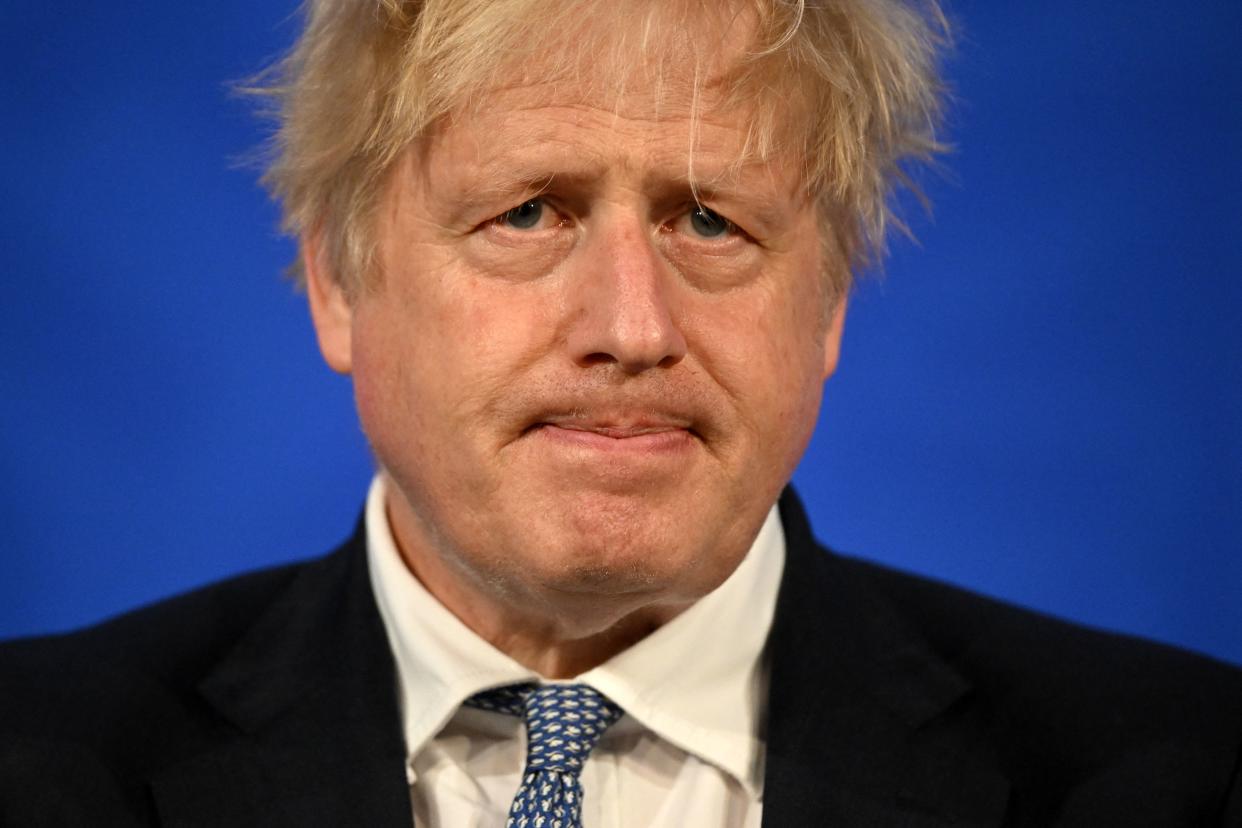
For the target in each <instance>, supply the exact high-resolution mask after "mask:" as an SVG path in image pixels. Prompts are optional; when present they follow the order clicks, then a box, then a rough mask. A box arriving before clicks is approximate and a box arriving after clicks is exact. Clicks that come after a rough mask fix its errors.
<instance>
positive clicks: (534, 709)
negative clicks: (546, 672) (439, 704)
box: [466, 684, 622, 775]
mask: <svg viewBox="0 0 1242 828" xmlns="http://www.w3.org/2000/svg"><path fill="white" fill-rule="evenodd" d="M466 704H467V705H469V706H471V707H478V708H482V709H483V710H492V711H495V712H498V713H508V714H509V715H512V716H523V717H524V718H525V719H526V768H527V770H528V771H537V770H550V771H560V772H562V773H572V774H575V775H576V774H577V773H578V772H579V771H580V770H582V764H583V763H584V762H586V760H587V757H588V756H590V755H591V751H592V750H593V749H594V748H595V744H596V743H597V742H598V741H599V738H600V737H601V736H603V735H604V731H605V730H607V729H608V728H609V727H610V726H611V725H612V724H613V723H614V722H616V721H617V719H619V718H621V715H622V710H621V708H620V707H617V705H615V704H613V703H612V702H611V701H610V700H609V699H608V698H607V697H606V696H604V695H603V694H602V693H600V692H599V691H598V690H596V689H595V688H593V687H590V686H589V685H586V684H547V685H544V686H542V687H536V686H534V685H531V684H516V685H512V686H510V687H500V688H497V689H495V690H489V691H487V692H485V693H479V694H478V695H476V696H471V697H470V698H469V699H467V700H466Z"/></svg>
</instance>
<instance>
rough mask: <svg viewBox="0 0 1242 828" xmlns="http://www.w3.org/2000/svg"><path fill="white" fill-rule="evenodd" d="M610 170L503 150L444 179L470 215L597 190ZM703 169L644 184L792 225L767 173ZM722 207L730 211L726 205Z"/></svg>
mask: <svg viewBox="0 0 1242 828" xmlns="http://www.w3.org/2000/svg"><path fill="white" fill-rule="evenodd" d="M557 167H559V169H557ZM566 167H567V168H566ZM610 169H611V166H610V165H606V164H603V163H597V162H593V161H592V160H590V159H585V158H584V159H577V160H576V161H571V162H569V163H568V164H567V165H563V164H559V163H558V164H555V165H550V164H548V163H547V161H546V160H545V159H530V158H522V157H514V156H512V155H500V156H496V157H494V158H490V159H487V161H485V162H483V163H481V164H478V165H472V166H471V167H470V169H469V170H465V171H461V172H460V174H458V175H454V176H451V177H450V178H448V179H446V180H445V181H444V183H445V184H446V185H447V186H446V187H445V191H444V193H443V195H444V196H446V197H449V198H451V200H452V202H453V203H454V205H455V206H456V209H454V211H453V212H454V213H455V214H466V213H470V212H473V211H475V210H478V209H479V208H482V207H487V206H496V205H498V204H500V203H502V202H506V201H511V200H512V201H516V200H517V199H528V198H534V197H535V196H538V195H540V194H542V193H545V192H548V191H549V190H552V189H565V190H573V191H577V192H588V193H589V192H592V191H598V190H599V189H601V188H602V182H603V181H604V179H605V178H606V177H607V175H608V172H609V171H610ZM704 172H705V174H704V175H701V176H700V175H696V176H695V181H694V182H693V183H692V181H691V178H690V170H689V169H684V168H683V169H681V170H680V171H679V172H678V173H677V174H674V175H668V174H666V173H665V172H661V171H660V170H659V169H654V170H651V171H649V172H648V173H647V174H646V175H645V176H644V177H643V179H642V180H641V182H640V184H641V186H642V188H643V190H644V191H645V192H647V193H648V194H649V195H651V196H652V197H653V198H655V199H657V200H660V199H662V200H673V199H675V198H681V197H686V196H689V200H692V201H695V200H697V201H698V202H700V203H703V204H711V203H713V202H715V203H723V204H726V205H728V204H732V205H744V206H745V210H746V218H747V220H748V221H749V222H751V223H753V224H757V225H758V226H759V229H761V230H764V231H766V232H774V231H776V230H777V229H779V228H781V227H783V226H784V225H786V224H788V222H789V215H790V211H789V209H788V207H787V206H786V204H785V199H784V198H783V196H782V195H781V193H780V192H779V191H778V189H777V188H775V187H773V186H771V185H770V184H769V183H768V180H767V176H765V175H762V174H760V173H756V174H754V175H749V176H748V175H747V174H746V173H745V172H744V171H742V170H737V171H729V168H724V170H722V169H720V168H718V167H713V166H709V167H708V168H707V169H706V170H705V171H704ZM722 212H725V213H726V214H727V213H728V212H729V211H728V210H727V209H724V208H722Z"/></svg>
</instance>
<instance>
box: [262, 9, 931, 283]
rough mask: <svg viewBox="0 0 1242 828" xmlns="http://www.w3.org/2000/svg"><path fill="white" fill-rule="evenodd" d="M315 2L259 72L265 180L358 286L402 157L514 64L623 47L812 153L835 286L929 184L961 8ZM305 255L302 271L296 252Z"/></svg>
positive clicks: (814, 191)
mask: <svg viewBox="0 0 1242 828" xmlns="http://www.w3.org/2000/svg"><path fill="white" fill-rule="evenodd" d="M618 8H619V9H621V11H619V12H618V11H615V10H616V9H618ZM609 9H613V10H614V11H613V12H611V13H610V12H609ZM722 9H723V10H724V11H722ZM303 14H304V15H305V28H304V30H303V33H302V35H301V37H300V39H299V40H298V42H297V43H296V44H295V46H294V48H293V49H292V51H291V52H290V53H289V54H288V56H287V57H285V58H284V59H283V60H282V61H280V62H279V63H277V64H276V65H274V66H273V67H271V68H270V69H269V70H268V71H267V72H265V73H263V74H262V75H260V77H259V78H258V79H257V81H256V83H254V84H253V85H252V87H251V90H252V91H254V92H256V93H258V94H259V95H261V96H263V97H264V98H265V99H266V100H268V101H269V103H270V104H271V107H270V112H271V114H272V115H273V116H274V118H275V120H276V124H277V128H276V131H275V133H274V135H273V139H272V144H271V148H270V149H271V155H270V159H269V160H270V163H269V165H268V169H267V172H266V174H265V176H264V183H265V184H266V185H267V186H268V188H269V190H270V191H271V192H272V194H273V196H274V197H275V198H277V199H278V200H279V201H280V202H281V204H282V206H283V212H284V227H285V229H286V230H287V231H288V232H290V233H291V234H293V235H296V236H305V235H306V234H309V233H315V232H317V233H319V234H321V237H322V240H323V247H324V251H323V252H324V255H326V256H327V262H326V264H327V266H328V268H329V270H330V272H331V273H332V275H333V277H334V278H336V279H337V280H338V282H339V283H340V285H341V286H342V288H344V289H345V291H346V292H347V293H352V292H354V291H356V290H358V289H359V288H360V287H363V286H365V285H366V284H367V280H368V278H369V277H370V275H371V274H372V273H373V271H374V268H375V264H374V258H375V239H374V236H375V223H376V222H375V212H376V205H377V203H378V201H379V197H380V193H381V191H382V188H383V186H384V182H385V181H386V179H387V174H388V172H389V171H390V170H391V168H392V166H393V164H394V162H395V161H396V159H397V158H398V157H399V155H400V154H401V153H402V152H403V151H404V150H406V149H407V148H409V147H410V146H411V145H413V144H414V143H415V142H416V141H418V140H419V139H420V138H421V137H424V136H426V135H427V134H428V133H429V131H430V130H432V129H433V128H434V127H435V126H436V124H437V123H440V122H442V121H443V120H444V119H445V118H447V117H450V116H452V115H453V114H454V113H455V112H458V111H460V110H462V109H463V108H466V107H469V106H471V104H472V101H477V99H478V97H479V96H480V95H481V94H482V93H484V92H485V91H486V90H487V89H489V88H491V87H492V86H493V85H495V84H496V82H497V81H498V79H500V78H501V77H508V75H502V74H501V73H502V72H505V73H511V72H512V70H513V68H514V67H523V66H525V67H530V66H535V67H537V68H538V71H539V72H540V73H541V76H543V77H559V76H564V77H580V76H581V75H582V74H583V69H584V67H588V66H591V67H599V66H600V65H601V63H605V64H607V61H608V60H609V59H611V61H612V63H611V66H612V67H613V68H614V69H616V68H617V67H630V68H632V67H634V66H635V65H639V66H646V67H648V69H647V71H649V72H651V73H654V75H656V76H657V77H656V79H657V81H659V80H660V78H661V77H662V72H663V66H664V64H665V63H667V61H668V60H669V59H670V57H671V56H679V57H680V58H681V59H683V60H686V59H688V60H690V61H691V66H692V71H690V72H683V73H682V75H687V74H688V75H689V76H690V80H689V85H690V86H691V87H692V88H690V89H689V90H688V95H689V99H690V100H691V101H697V100H698V99H699V97H700V95H701V93H703V91H704V90H703V89H701V88H700V86H702V85H704V84H708V83H710V84H712V85H713V86H714V87H717V88H716V89H714V90H713V91H715V92H717V93H719V95H721V96H723V99H724V100H727V101H729V102H730V104H731V105H734V106H739V107H744V109H738V110H737V111H740V112H745V113H747V117H748V119H749V123H748V124H745V125H744V126H745V127H746V128H747V129H748V138H747V142H746V146H747V151H748V152H749V153H751V154H753V155H755V156H758V157H763V156H768V155H771V154H774V153H777V152H784V153H785V154H786V157H788V158H790V159H792V163H795V164H798V165H799V173H800V175H801V178H802V183H803V184H804V186H805V188H806V192H807V193H808V194H809V195H811V196H812V197H814V198H815V199H816V202H817V204H818V207H819V213H820V216H821V227H822V230H823V232H822V233H821V235H822V238H823V242H824V245H825V248H826V250H828V251H829V252H831V253H832V254H833V255H832V256H831V257H830V258H829V259H828V260H827V261H829V262H832V263H833V264H830V265H828V266H826V271H827V272H826V277H827V278H828V280H829V284H830V288H831V292H832V293H833V294H837V295H839V294H841V293H844V292H845V291H846V290H847V289H848V287H849V284H850V281H851V279H852V275H853V274H854V273H856V272H858V271H859V270H861V269H863V268H866V267H867V266H869V265H873V264H876V263H877V262H878V261H879V260H880V259H881V258H882V257H883V253H884V250H885V236H886V233H887V231H888V230H889V228H890V227H893V226H896V227H898V228H901V229H904V225H902V224H901V222H900V221H899V220H898V219H897V217H896V216H895V214H894V196H895V194H896V192H897V191H898V190H900V189H903V188H905V189H908V190H910V191H913V192H914V193H915V194H916V195H918V196H919V197H920V198H921V195H919V193H918V190H917V188H916V187H915V186H914V184H913V182H912V181H911V178H910V172H911V165H912V164H917V163H920V162H928V161H931V160H932V159H933V158H934V157H935V156H936V154H937V153H939V152H941V151H942V150H943V146H942V144H941V143H940V141H939V140H938V138H937V134H936V129H937V125H938V123H939V121H940V114H941V105H942V99H943V96H944V91H943V88H942V83H941V80H940V78H939V75H938V59H939V55H940V53H941V52H942V50H943V48H944V46H945V45H946V43H947V40H948V24H947V23H946V20H945V17H944V15H943V13H942V12H941V10H940V8H939V6H938V4H937V3H936V2H935V0H736V2H731V3H725V2H721V0H626V2H624V3H613V2H610V0H560V2H557V0H306V2H305V5H304V8H303ZM739 19H745V21H746V22H747V25H746V26H745V32H746V35H745V37H746V40H747V42H745V43H743V44H740V48H738V44H736V43H734V44H732V46H733V48H730V49H728V54H730V55H731V56H732V57H731V58H730V62H731V63H732V65H730V66H726V67H723V70H719V71H715V73H714V74H713V73H712V72H709V71H707V70H706V69H705V68H704V67H710V66H712V65H713V64H719V62H720V55H721V53H722V49H724V46H725V44H724V42H723V40H714V39H713V37H712V33H713V32H715V33H717V34H719V35H720V37H721V38H724V39H727V38H728V37H729V36H730V35H729V33H730V32H736V28H735V27H734V28H731V26H730V23H731V22H736V21H738V20H739ZM704 21H707V24H705V23H704ZM687 55H689V57H688V58H687V57H686V56H687ZM609 56H611V57H609ZM717 68H718V69H719V67H717ZM595 74H598V72H596V73H595ZM730 111H733V110H730ZM692 117H693V112H692ZM293 272H294V274H295V278H296V279H298V280H299V282H300V281H301V280H303V279H304V270H303V267H302V262H301V261H299V262H297V263H295V265H294V267H293Z"/></svg>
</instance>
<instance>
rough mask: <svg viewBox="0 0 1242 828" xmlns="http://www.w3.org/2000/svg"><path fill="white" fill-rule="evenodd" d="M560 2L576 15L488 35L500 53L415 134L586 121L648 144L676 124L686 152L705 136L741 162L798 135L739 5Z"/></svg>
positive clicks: (791, 104) (782, 84) (791, 108)
mask: <svg viewBox="0 0 1242 828" xmlns="http://www.w3.org/2000/svg"><path fill="white" fill-rule="evenodd" d="M551 5H552V6H554V7H555V6H559V5H561V4H557V3H552V4H551ZM569 5H570V6H575V5H576V6H577V8H578V13H576V14H574V15H572V16H566V17H560V18H556V19H546V20H544V21H543V23H542V25H541V28H540V30H539V31H537V32H527V31H523V30H522V29H521V28H514V29H510V30H507V31H506V32H504V33H500V34H498V35H497V37H498V40H497V42H496V43H495V44H493V45H494V47H495V48H496V49H497V51H498V52H499V53H500V54H503V55H505V57H504V58H492V59H489V60H488V62H487V65H486V67H484V66H483V65H480V66H479V67H478V69H479V71H478V73H472V72H466V73H464V74H470V75H472V76H473V82H471V83H469V84H466V85H464V86H462V87H460V88H458V90H457V91H456V93H454V94H453V95H452V100H453V101H454V103H453V104H452V105H450V106H449V107H447V108H446V111H447V113H448V114H447V115H446V116H444V117H442V118H439V119H437V120H436V121H435V122H433V123H432V125H431V127H430V129H428V130H427V131H426V132H425V133H423V135H422V139H423V140H422V141H420V142H419V143H423V144H424V145H426V143H428V140H429V141H430V142H432V143H434V142H435V141H436V140H437V139H441V138H443V136H445V135H446V134H451V133H454V132H457V133H460V132H461V131H462V130H461V129H460V127H463V126H474V127H480V126H483V125H487V129H486V130H483V132H485V133H487V134H488V135H490V134H491V133H492V132H494V131H495V130H496V129H497V127H500V128H501V131H502V132H503V133H504V135H505V138H506V139H507V140H514V139H515V138H516V137H518V136H517V135H515V133H519V132H522V131H525V132H527V133H528V135H527V136H525V137H526V138H527V139H529V140H532V141H533V140H536V139H539V138H542V137H549V136H542V135H540V134H539V133H545V132H549V131H553V132H554V131H558V130H559V131H561V132H572V131H574V130H575V129H578V128H585V127H592V126H593V127H597V128H601V127H608V128H611V129H612V130H613V131H614V132H616V133H617V135H618V136H620V137H624V138H626V139H627V140H631V141H633V142H642V143H645V144H647V145H649V146H653V147H654V146H655V145H657V144H660V143H664V144H669V143H670V141H669V140H663V139H667V138H668V137H669V136H670V135H671V134H677V133H680V135H679V136H678V140H680V142H681V147H682V149H683V153H682V154H683V155H686V154H690V155H696V154H699V153H701V152H702V151H703V150H704V148H705V147H706V146H707V145H709V144H713V143H714V144H716V145H718V148H719V149H720V150H722V151H723V150H724V149H725V147H724V144H725V143H732V144H733V145H734V146H733V147H732V149H733V152H732V155H733V156H734V157H733V159H732V160H733V161H735V162H737V163H739V164H743V163H747V162H753V161H766V160H768V159H769V158H770V157H773V156H775V155H777V154H780V153H782V152H784V151H785V150H787V148H788V147H792V146H793V145H794V144H795V143H800V139H801V138H803V137H804V136H802V135H800V134H799V133H800V132H801V131H804V129H803V125H804V123H805V119H804V118H802V117H800V113H801V111H802V109H801V107H799V106H798V105H797V103H796V102H797V100H798V99H799V98H800V95H798V94H797V91H798V90H797V89H796V88H795V86H796V81H795V80H793V79H791V78H789V77H787V76H786V77H774V76H771V74H770V73H767V72H764V71H756V68H757V67H759V66H760V64H761V63H762V61H756V60H755V50H756V48H757V45H756V43H757V41H756V37H757V35H756V22H755V15H754V13H753V10H752V9H751V7H750V6H749V5H748V4H744V3H734V2H726V0H713V2H710V3H708V2H698V1H697V0H659V2H647V1H646V0H630V2H627V3H622V4H618V3H595V2H591V1H590V0H586V2H581V3H577V4H569ZM505 25H506V26H508V25H509V24H508V23H506V24H505ZM515 37H521V39H520V40H514V38H515ZM786 75H788V73H786ZM786 87H787V88H786ZM774 100H779V101H781V102H782V103H781V104H780V106H779V107H777V106H775V105H774V104H773V101H774ZM778 109H779V112H777V110H778ZM497 113H504V116H503V117H497ZM527 116H530V117H527ZM730 135H731V136H732V140H731V141H725V140H724V139H726V138H728V137H729V136H730Z"/></svg>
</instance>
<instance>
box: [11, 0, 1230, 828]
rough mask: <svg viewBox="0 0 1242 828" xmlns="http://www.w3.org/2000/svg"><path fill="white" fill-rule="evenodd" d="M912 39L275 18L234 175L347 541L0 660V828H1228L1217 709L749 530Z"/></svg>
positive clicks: (1170, 683) (888, 143)
mask: <svg viewBox="0 0 1242 828" xmlns="http://www.w3.org/2000/svg"><path fill="white" fill-rule="evenodd" d="M940 32H942V21H941V19H940V18H939V16H938V14H937V13H936V11H935V10H934V9H928V8H922V7H919V8H915V7H912V6H910V5H907V4H903V3H899V2H895V0H888V1H887V2H862V0H840V2H835V3H829V4H822V5H805V6H804V5H803V4H797V3H787V2H780V3H778V2H772V3H766V2H758V1H757V0H756V2H738V3H696V2H669V1H668V0H664V2H654V1H653V2H633V3H625V4H619V3H613V4H606V3H602V2H576V3H555V2H553V3H549V2H543V3H533V2H523V1H522V0H510V1H509V2H492V3H472V2H466V1H465V0H458V1H457V2H449V1H448V0H444V1H443V2H428V3H412V2H398V0H349V1H348V2H346V1H345V0H335V1H333V0H317V2H314V3H312V4H311V6H310V9H309V18H308V22H307V28H306V31H305V33H304V35H303V37H302V39H301V41H300V42H299V44H298V46H297V48H296V50H295V51H294V53H293V54H292V56H291V57H290V59H289V60H288V61H287V62H286V63H285V64H284V66H283V67H282V71H281V72H280V73H279V74H278V75H277V76H276V77H275V78H274V80H273V81H272V83H271V85H270V88H271V89H273V90H275V91H274V94H276V95H277V98H278V101H279V104H280V115H281V128H280V132H279V136H278V142H277V147H278V154H277V157H276V159H275V163H274V165H273V168H272V171H271V173H270V175H269V180H270V182H271V184H272V186H273V189H274V191H275V192H276V193H277V195H278V196H279V197H280V198H281V199H282V202H283V204H284V206H285V209H286V213H287V216H288V220H289V226H290V228H291V230H292V231H293V232H295V233H296V234H297V235H298V237H299V238H300V240H301V243H302V247H301V256H300V263H299V272H300V273H301V275H302V277H303V278H304V283H305V286H306V290H307V295H308V298H309V304H310V310H311V314H312V316H313V319H314V323H315V328H316V331H317V334H318V338H319V344H320V348H321V350H322V352H323V355H324V358H325V360H326V361H327V363H328V364H329V365H330V366H331V367H332V368H333V369H335V370H338V371H341V372H344V373H348V374H350V375H351V376H352V377H353V382H354V388H355V393H356V397H357V403H358V411H359V416H360V419H361V422H362V425H363V428H364V430H365V432H366V434H367V436H368V438H369V440H370V442H371V445H372V446H373V447H374V451H375V454H376V457H377V460H378V463H379V466H380V469H381V471H380V472H379V474H378V475H377V477H376V480H375V482H374V484H373V486H372V489H371V492H370V494H369V496H368V500H367V506H366V509H365V514H364V517H363V519H362V521H361V522H360V526H359V531H358V533H357V535H356V536H355V537H354V538H353V539H351V540H350V541H349V542H347V543H346V544H345V545H344V546H343V547H342V548H341V549H339V550H337V551H336V552H335V553H333V554H332V555H330V556H328V557H326V558H323V559H320V560H317V561H313V562H311V563H308V564H304V565H299V566H293V567H288V568H283V569H279V570H274V571H269V572H263V573H258V574H255V575H250V576H245V577H243V578H240V579H237V580H234V581H231V582H227V583H224V584H220V585H217V586H214V587H209V588H207V589H205V590H203V591H200V592H197V593H193V594H191V595H188V596H184V597H182V598H178V599H174V600H173V601H170V602H166V603H165V604H162V605H158V606H156V607H152V608H149V609H146V610H142V611H139V612H138V613H134V614H131V615H129V616H126V617H123V618H121V619H118V620H116V621H114V622H110V623H108V624H105V625H103V626H100V627H97V628H94V629H92V630H87V631H84V632H82V633H79V634H76V635H71V636H66V637H61V638H56V639H47V640H42V641H33V642H18V643H15V644H11V645H8V646H7V647H6V648H5V650H4V651H3V654H2V655H0V677H2V678H0V682H2V685H0V687H2V691H3V696H2V698H3V705H0V709H2V710H3V712H2V713H0V734H2V735H3V742H2V743H0V744H2V745H3V752H2V753H0V757H2V758H0V816H3V820H0V821H4V822H5V824H8V823H10V822H11V823H13V824H112V823H116V824H127V823H135V824H168V825H285V824H302V825H306V824H310V825H321V824H322V825H337V824H344V825H350V824H359V825H409V824H411V821H413V823H414V824H417V825H451V826H457V825H501V824H509V823H511V824H514V825H545V824H547V825H557V824H561V825H577V824H583V825H587V826H608V825H626V826H633V825H644V826H648V825H650V826H669V825H691V826H700V825H702V826H713V825H729V826H734V825H737V826H755V825H760V824H763V825H780V826H785V825H865V826H874V825H879V826H884V825H911V826H938V825H950V824H960V825H979V826H985V825H1054V824H1055V825H1093V826H1094V825H1162V826H1163V825H1238V824H1242V782H1240V781H1239V767H1238V762H1239V756H1240V752H1239V750H1240V746H1242V676H1239V674H1238V673H1237V671H1235V670H1233V669H1231V668H1228V667H1226V666H1223V665H1220V664H1216V663H1213V662H1210V661H1207V660H1204V659H1200V658H1197V657H1193V656H1190V655H1187V654H1183V653H1178V652H1175V651H1171V650H1167V649H1163V648H1159V647H1156V646H1154V645H1149V644H1144V643H1141V642H1135V641H1129V640H1124V639H1119V638H1111V637H1107V636H1103V635H1099V634H1094V633H1089V632H1086V631H1083V630H1080V629H1075V628H1073V627H1070V626H1068V625H1064V624H1061V623H1058V622H1054V621H1051V620H1048V619H1044V618H1039V617H1036V616H1033V615H1030V614H1028V613H1024V612H1021V611H1018V610H1015V609H1013V608H1010V607H1006V606H1003V605H1000V604H996V603H993V602H990V601H987V600H985V599H982V598H978V597H975V596H971V595H967V594H964V593H961V592H958V591H956V590H952V589H949V588H946V587H943V586H939V585H935V584H931V583H928V582H925V581H921V580H918V579H914V578H911V577H908V576H904V575H899V574H896V573H893V572H889V571H885V570H882V569H879V568H876V567H874V566H872V565H868V564H863V563H859V562H856V561H850V560H847V559H843V558H839V557H836V556H833V555H831V554H829V553H827V552H826V551H824V550H822V549H820V548H818V547H817V546H816V545H815V542H814V541H813V539H812V537H811V535H810V530H809V527H808V526H807V525H806V521H805V518H804V516H803V515H802V512H801V509H800V507H799V506H798V504H797V500H796V498H795V496H794V495H793V494H792V493H788V492H786V493H785V494H782V491H783V490H784V489H785V486H786V484H787V482H788V480H789V477H790V475H791V474H792V471H793V468H794V466H795V464H796V463H797V461H798V459H799V457H800V456H801V454H802V452H803V450H804V448H805V446H806V443H807V440H808V439H809V437H810V433H811V429H812V425H813V423H814V422H815V419H816V415H817V412H818V407H819V401H820V390H821V387H822V383H823V382H824V380H825V379H826V378H827V377H828V376H830V375H831V374H832V372H833V369H834V368H835V365H836V361H837V356H838V348H839V342H840V336H841V330H842V325H843V321H844V314H845V308H846V295H847V292H848V286H849V280H850V274H851V272H852V271H853V270H855V269H857V268H859V267H861V266H862V265H864V264H865V263H866V262H868V261H869V260H871V259H872V258H873V257H874V256H875V254H876V253H877V252H878V251H879V249H880V247H881V245H882V241H883V233H884V228H885V223H886V222H885V218H886V208H885V203H886V199H887V197H888V195H889V193H890V190H891V189H892V187H893V186H894V183H895V182H896V181H898V180H900V178H901V174H900V167H899V164H900V163H902V162H904V161H907V160H910V159H917V158H920V157H926V156H928V155H930V154H932V153H934V152H935V151H936V149H937V148H938V145H937V143H936V140H935V136H934V133H933V131H932V128H933V126H934V124H935V121H936V113H937V108H938V104H937V98H938V93H939V88H938V82H937V80H936V77H935V74H934V64H935V51H936V48H937V47H938V43H939V42H940V39H941V38H940V35H939V33H940ZM778 500H779V505H778Z"/></svg>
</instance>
